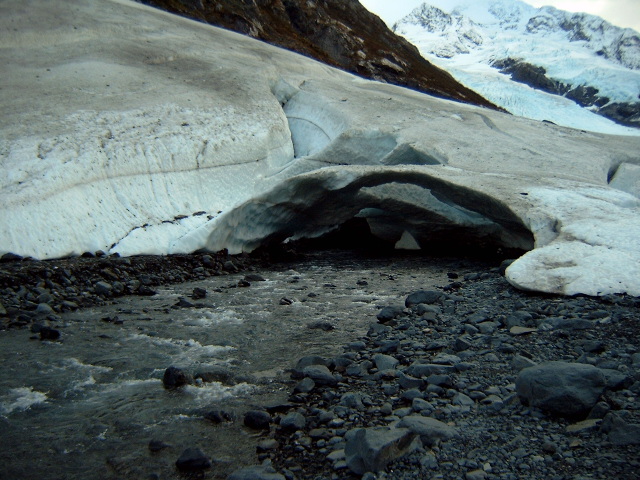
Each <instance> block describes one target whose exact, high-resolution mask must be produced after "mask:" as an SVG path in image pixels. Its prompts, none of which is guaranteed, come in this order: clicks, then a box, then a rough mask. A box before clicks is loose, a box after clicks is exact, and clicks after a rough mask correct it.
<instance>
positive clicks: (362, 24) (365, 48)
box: [141, 0, 497, 108]
mask: <svg viewBox="0 0 640 480" xmlns="http://www.w3.org/2000/svg"><path fill="white" fill-rule="evenodd" d="M141 2H142V3H145V4H148V5H152V6H155V7H159V8H162V9H164V10H168V11H170V12H173V13H176V14H179V15H183V16H186V17H190V18H193V19H196V20H200V21H203V22H205V23H208V24H210V25H216V26H219V27H223V28H227V29H229V30H233V31H235V32H239V33H242V34H244V35H248V36H250V37H253V38H257V39H259V40H263V41H265V42H268V43H271V44H273V45H277V46H279V47H283V48H286V49H288V50H293V51H295V52H298V53H302V54H303V55H306V56H309V57H311V58H315V59H316V60H319V61H321V62H324V63H326V64H328V65H331V66H334V67H338V68H341V69H343V70H346V71H348V72H351V73H355V74H357V75H360V76H362V77H365V78H370V79H373V80H379V81H383V82H387V83H391V84H394V85H399V86H403V87H408V88H411V89H414V90H418V91H421V92H424V93H428V94H430V95H435V96H438V97H443V98H448V99H451V100H458V101H462V102H465V103H471V104H475V105H481V106H484V107H490V108H497V107H495V105H493V104H492V103H491V102H489V101H488V100H486V99H485V98H483V97H481V96H480V95H478V94H477V93H476V92H474V91H472V90H470V89H469V88H467V87H465V86H463V85H461V84H460V83H458V82H457V81H456V80H455V79H454V78H453V77H452V76H451V75H450V74H449V73H447V72H445V71H444V70H441V69H440V68H438V67H436V66H434V65H432V64H431V63H430V62H429V61H427V60H426V59H424V58H423V57H422V56H421V55H420V53H419V52H418V49H417V48H416V47H415V46H413V45H412V44H411V43H409V42H408V41H407V40H405V39H404V38H403V37H401V36H399V35H397V34H395V33H393V32H392V31H391V30H389V28H388V27H387V26H386V24H385V23H384V22H383V21H382V20H380V18H378V17H377V16H376V15H374V14H372V13H370V12H369V11H368V10H367V9H365V8H364V7H363V6H362V5H361V4H360V3H359V2H358V1H356V0H315V1H303V0H253V1H242V0H224V1H219V2H212V1H207V0H199V1H187V0H141Z"/></svg>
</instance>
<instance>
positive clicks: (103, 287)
mask: <svg viewBox="0 0 640 480" xmlns="http://www.w3.org/2000/svg"><path fill="white" fill-rule="evenodd" d="M93 289H94V290H95V292H96V293H97V294H98V295H109V294H110V293H111V290H112V289H113V287H112V286H111V284H110V283H107V282H97V283H96V284H95V285H94V286H93Z"/></svg>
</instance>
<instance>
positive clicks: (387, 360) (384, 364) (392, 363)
mask: <svg viewBox="0 0 640 480" xmlns="http://www.w3.org/2000/svg"><path fill="white" fill-rule="evenodd" d="M373 361H374V363H375V364H376V368H377V369H378V370H380V371H381V372H382V371H385V370H393V369H394V368H396V365H397V364H398V363H399V362H398V360H397V359H396V358H394V357H392V356H390V355H384V354H382V353H378V354H377V355H374V357H373Z"/></svg>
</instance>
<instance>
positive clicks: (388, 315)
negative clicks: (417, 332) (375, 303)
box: [376, 307, 403, 323]
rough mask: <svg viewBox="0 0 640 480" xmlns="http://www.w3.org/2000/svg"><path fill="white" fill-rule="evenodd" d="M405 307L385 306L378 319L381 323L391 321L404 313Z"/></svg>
mask: <svg viewBox="0 0 640 480" xmlns="http://www.w3.org/2000/svg"><path fill="white" fill-rule="evenodd" d="M402 312H403V309H402V308H401V307H384V308H383V309H382V310H380V313H378V315H377V317H376V318H377V319H378V321H379V322H381V323H385V322H390V321H391V320H393V319H394V318H397V317H399V316H400V315H402Z"/></svg>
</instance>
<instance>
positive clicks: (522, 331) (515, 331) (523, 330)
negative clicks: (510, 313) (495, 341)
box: [509, 325, 538, 335]
mask: <svg viewBox="0 0 640 480" xmlns="http://www.w3.org/2000/svg"><path fill="white" fill-rule="evenodd" d="M537 331H538V329H537V328H528V327H520V326H517V325H516V326H513V327H511V328H510V329H509V333H510V334H511V335H527V334H529V333H534V332H537Z"/></svg>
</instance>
